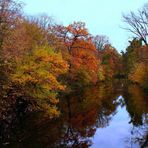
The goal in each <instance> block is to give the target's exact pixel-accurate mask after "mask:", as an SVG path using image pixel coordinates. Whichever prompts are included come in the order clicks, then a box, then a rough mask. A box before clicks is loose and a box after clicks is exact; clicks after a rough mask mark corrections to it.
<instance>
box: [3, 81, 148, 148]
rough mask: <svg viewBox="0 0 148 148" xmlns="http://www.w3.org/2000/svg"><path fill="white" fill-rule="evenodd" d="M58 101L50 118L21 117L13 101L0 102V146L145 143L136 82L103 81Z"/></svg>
mask: <svg viewBox="0 0 148 148" xmlns="http://www.w3.org/2000/svg"><path fill="white" fill-rule="evenodd" d="M60 100H61V101H60V104H59V108H60V110H61V115H60V117H59V118H57V119H54V120H50V119H48V118H47V117H45V116H44V115H43V114H41V113H26V114H24V115H21V116H20V115H18V114H17V113H16V112H15V109H14V108H15V107H14V106H15V105H16V104H15V105H14V104H13V103H12V104H11V106H6V107H5V106H4V105H3V106H1V107H3V108H2V110H4V111H5V119H3V117H4V116H3V114H4V113H3V112H4V111H3V112H2V111H1V112H0V116H1V117H0V143H1V144H0V147H10V148H11V147H12V148H13V147H14V148H26V147H28V148H50V147H51V148H71V147H72V148H87V147H94V148H95V147H96V148H108V146H112V147H114V148H126V147H129V148H140V147H141V148H144V147H148V97H147V95H146V94H145V93H144V92H143V91H142V90H141V89H140V88H139V87H138V86H135V85H127V84H126V83H125V82H124V81H122V82H121V81H119V82H113V83H108V84H101V85H97V86H91V87H86V88H84V89H83V90H81V91H78V90H77V91H75V92H71V93H69V94H61V95H60ZM5 108H7V110H5ZM108 136H112V140H110V139H111V138H108ZM107 144H108V145H107ZM117 144H118V145H117ZM119 145H120V146H119Z"/></svg>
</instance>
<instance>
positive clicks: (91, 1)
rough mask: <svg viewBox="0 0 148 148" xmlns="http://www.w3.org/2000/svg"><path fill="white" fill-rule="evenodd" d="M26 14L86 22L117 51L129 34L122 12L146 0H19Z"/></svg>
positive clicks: (133, 9)
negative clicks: (22, 3) (104, 36)
mask: <svg viewBox="0 0 148 148" xmlns="http://www.w3.org/2000/svg"><path fill="white" fill-rule="evenodd" d="M22 1H23V2H24V3H25V6H24V12H25V13H26V14H27V15H40V14H46V15H48V16H51V17H53V18H54V19H55V21H56V22H57V23H60V24H63V25H68V24H70V23H73V22H74V21H82V22H85V23H86V27H87V28H88V30H89V32H90V33H91V34H92V35H106V36H108V37H109V39H110V42H111V44H112V45H113V46H114V47H115V48H116V49H117V50H118V51H119V52H120V51H121V50H125V48H126V47H127V46H128V40H129V39H131V37H132V35H131V34H130V33H129V32H127V31H126V30H124V29H122V28H123V27H124V26H125V24H124V23H123V21H122V14H123V13H124V14H128V13H129V12H130V11H135V12H136V11H137V10H138V9H140V8H141V7H143V5H144V4H145V3H147V2H148V0H22Z"/></svg>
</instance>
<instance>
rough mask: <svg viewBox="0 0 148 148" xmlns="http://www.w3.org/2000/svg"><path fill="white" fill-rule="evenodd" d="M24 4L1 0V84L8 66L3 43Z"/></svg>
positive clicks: (11, 0)
mask: <svg viewBox="0 0 148 148" xmlns="http://www.w3.org/2000/svg"><path fill="white" fill-rule="evenodd" d="M21 8H22V4H21V3H20V2H18V3H17V2H15V1H14V0H0V83H1V84H0V86H1V85H2V83H4V81H6V80H7V67H8V65H7V64H6V62H5V59H4V54H3V50H4V49H3V44H4V42H5V41H6V40H8V39H7V37H8V36H9V34H10V32H11V30H12V29H13V28H14V27H15V26H16V24H17V20H18V19H19V18H20V16H21Z"/></svg>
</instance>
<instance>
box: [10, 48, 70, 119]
mask: <svg viewBox="0 0 148 148" xmlns="http://www.w3.org/2000/svg"><path fill="white" fill-rule="evenodd" d="M67 69H68V65H67V63H66V62H65V61H64V60H63V59H62V55H61V54H60V53H55V52H54V51H53V50H52V49H51V48H50V47H40V48H36V49H33V50H32V51H31V52H30V53H27V54H25V55H24V57H23V58H22V59H18V60H17V61H16V65H15V70H14V71H13V74H11V78H10V79H11V81H12V82H13V83H14V84H15V85H18V86H20V88H23V89H22V91H23V93H24V94H25V95H26V96H29V97H30V98H31V99H34V100H35V101H36V102H37V104H38V105H39V106H40V107H41V108H44V109H46V111H47V109H48V112H49V114H50V115H51V116H52V115H53V114H55V115H56V113H55V112H56V111H57V110H56V104H57V103H58V99H56V92H57V91H58V90H64V89H65V86H64V85H62V84H61V83H60V82H59V81H58V80H57V78H58V76H59V75H61V74H64V73H65V72H66V71H67ZM51 105H52V107H51ZM47 106H48V107H47ZM57 113H58V112H57Z"/></svg>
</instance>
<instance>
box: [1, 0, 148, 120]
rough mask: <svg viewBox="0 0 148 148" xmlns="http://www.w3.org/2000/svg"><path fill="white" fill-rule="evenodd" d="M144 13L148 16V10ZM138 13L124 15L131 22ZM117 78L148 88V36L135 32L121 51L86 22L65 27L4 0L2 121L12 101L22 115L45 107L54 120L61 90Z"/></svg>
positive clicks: (2, 12)
mask: <svg viewBox="0 0 148 148" xmlns="http://www.w3.org/2000/svg"><path fill="white" fill-rule="evenodd" d="M145 9H146V8H145V7H144V8H143V10H145ZM142 15H144V18H145V17H146V16H147V15H148V13H147V9H146V10H145V11H144V13H143V14H142ZM133 16H134V17H136V14H134V15H133V13H132V14H131V15H129V16H128V17H126V16H124V18H125V20H126V22H127V20H128V21H129V20H132V17H133ZM137 17H138V16H137ZM144 18H143V19H144ZM127 23H128V24H129V25H130V23H131V22H127ZM132 23H133V22H132ZM143 23H146V25H148V22H143ZM137 27H138V26H137ZM146 29H147V28H146ZM143 34H144V33H143ZM115 78H118V79H127V80H128V81H130V82H132V83H134V84H137V85H139V86H140V87H142V88H144V89H145V90H146V92H147V90H148V45H147V42H146V38H145V37H144V36H141V37H140V38H139V37H138V36H134V37H133V40H131V41H129V46H128V47H127V48H126V50H125V52H121V53H118V51H117V50H116V48H115V47H113V46H112V45H111V43H110V42H109V38H108V37H107V36H105V35H96V36H93V35H91V34H90V33H89V31H88V29H87V28H86V26H85V23H84V22H74V23H72V24H69V25H68V26H63V25H60V24H56V23H55V21H54V20H52V19H51V18H50V17H48V16H45V15H44V16H37V17H35V16H24V13H23V7H22V3H21V2H17V1H15V0H3V1H0V89H1V93H0V108H2V109H1V110H0V121H4V122H9V121H7V119H8V116H9V112H11V111H10V108H11V106H13V110H15V111H17V112H18V113H19V114H23V113H25V112H27V111H41V112H45V114H46V115H47V116H48V117H49V118H51V119H52V118H55V117H58V116H59V115H60V110H59V109H58V107H57V106H58V102H59V99H58V98H57V96H58V94H59V93H60V92H69V91H70V90H73V89H75V88H77V89H79V88H80V89H83V88H84V87H85V86H88V85H96V84H99V83H100V85H101V83H109V82H110V81H112V80H114V79H115ZM11 109H12V108H11ZM12 118H13V117H12Z"/></svg>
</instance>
